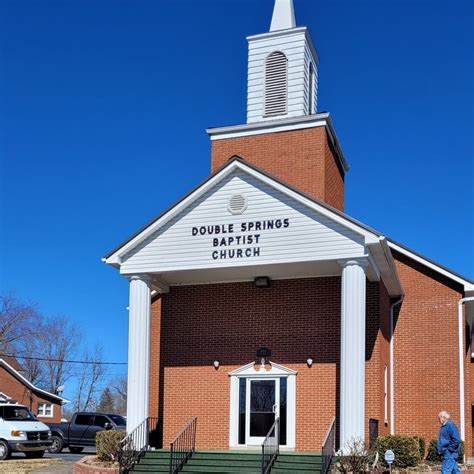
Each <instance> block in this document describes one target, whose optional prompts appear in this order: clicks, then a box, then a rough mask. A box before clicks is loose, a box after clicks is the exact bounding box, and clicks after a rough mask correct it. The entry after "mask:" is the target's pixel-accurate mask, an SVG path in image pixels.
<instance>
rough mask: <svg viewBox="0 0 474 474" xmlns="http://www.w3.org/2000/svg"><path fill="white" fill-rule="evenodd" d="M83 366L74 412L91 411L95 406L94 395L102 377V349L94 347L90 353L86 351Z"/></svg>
mask: <svg viewBox="0 0 474 474" xmlns="http://www.w3.org/2000/svg"><path fill="white" fill-rule="evenodd" d="M83 359H84V361H86V362H87V363H86V364H83V365H82V367H81V371H80V374H79V377H78V383H77V393H76V399H75V402H74V403H75V409H76V411H84V410H90V409H93V408H94V406H95V405H96V402H97V400H96V395H97V393H98V392H99V391H100V389H101V387H100V381H101V379H102V377H103V376H104V372H105V371H104V365H103V363H102V362H103V360H102V347H101V346H99V345H96V346H95V347H94V349H92V351H90V350H87V351H86V352H85V354H84V356H83Z"/></svg>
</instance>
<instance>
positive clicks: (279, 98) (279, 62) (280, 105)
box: [265, 51, 288, 117]
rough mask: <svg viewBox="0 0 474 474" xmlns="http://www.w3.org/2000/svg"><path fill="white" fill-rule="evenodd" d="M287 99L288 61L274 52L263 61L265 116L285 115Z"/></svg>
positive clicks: (280, 54)
mask: <svg viewBox="0 0 474 474" xmlns="http://www.w3.org/2000/svg"><path fill="white" fill-rule="evenodd" d="M287 98H288V60H287V59H286V56H285V55H284V54H283V53H282V52H280V51H275V52H273V53H271V54H269V55H268V57H267V59H266V61H265V116H266V117H269V116H273V115H285V114H286V112H287Z"/></svg>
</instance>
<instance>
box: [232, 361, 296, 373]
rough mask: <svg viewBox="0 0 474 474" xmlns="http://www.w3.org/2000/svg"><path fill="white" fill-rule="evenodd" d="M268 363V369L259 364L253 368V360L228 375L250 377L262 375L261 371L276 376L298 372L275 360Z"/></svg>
mask: <svg viewBox="0 0 474 474" xmlns="http://www.w3.org/2000/svg"><path fill="white" fill-rule="evenodd" d="M268 363H269V364H270V370H266V369H265V368H263V367H262V366H260V365H257V367H258V369H256V368H255V362H250V363H249V364H246V365H244V366H242V367H239V368H238V369H235V370H233V371H232V372H229V375H230V376H236V377H252V376H260V377H261V376H262V373H264V374H265V375H268V376H273V377H278V376H280V377H281V376H288V375H296V374H297V373H298V372H297V371H296V370H293V369H289V368H288V367H285V366H284V365H280V364H277V363H275V362H271V361H268Z"/></svg>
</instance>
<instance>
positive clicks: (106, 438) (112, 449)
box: [95, 430, 125, 462]
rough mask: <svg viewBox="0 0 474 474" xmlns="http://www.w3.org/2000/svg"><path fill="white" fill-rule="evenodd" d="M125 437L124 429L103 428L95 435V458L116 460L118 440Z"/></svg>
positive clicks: (118, 454) (109, 460)
mask: <svg viewBox="0 0 474 474" xmlns="http://www.w3.org/2000/svg"><path fill="white" fill-rule="evenodd" d="M123 438H125V431H114V430H104V431H99V432H98V433H97V434H96V435H95V447H96V452H97V460H98V461H101V462H118V460H119V456H120V441H122V439H123Z"/></svg>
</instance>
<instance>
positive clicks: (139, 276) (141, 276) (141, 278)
mask: <svg viewBox="0 0 474 474" xmlns="http://www.w3.org/2000/svg"><path fill="white" fill-rule="evenodd" d="M127 279H128V281H137V280H139V281H144V282H146V283H151V276H150V275H148V274H147V273H139V274H137V275H130V276H128V277H127Z"/></svg>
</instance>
